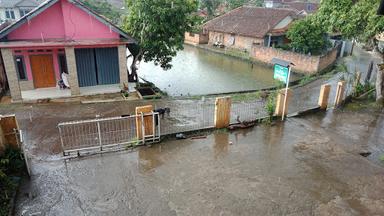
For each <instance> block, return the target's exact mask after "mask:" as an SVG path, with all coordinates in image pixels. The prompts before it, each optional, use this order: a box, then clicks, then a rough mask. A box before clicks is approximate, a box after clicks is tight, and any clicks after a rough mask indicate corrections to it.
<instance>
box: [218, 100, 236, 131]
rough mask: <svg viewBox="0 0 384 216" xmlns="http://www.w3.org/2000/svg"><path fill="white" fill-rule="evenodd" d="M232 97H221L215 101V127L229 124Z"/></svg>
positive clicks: (223, 126)
mask: <svg viewBox="0 0 384 216" xmlns="http://www.w3.org/2000/svg"><path fill="white" fill-rule="evenodd" d="M231 104H232V99H231V97H219V98H216V101H215V118H214V119H215V128H225V127H228V126H229V122H230V119H231Z"/></svg>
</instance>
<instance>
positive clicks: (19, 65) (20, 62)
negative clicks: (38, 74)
mask: <svg viewBox="0 0 384 216" xmlns="http://www.w3.org/2000/svg"><path fill="white" fill-rule="evenodd" d="M15 64H16V71H17V75H18V76H19V80H27V73H26V70H25V63H24V57H23V56H15Z"/></svg>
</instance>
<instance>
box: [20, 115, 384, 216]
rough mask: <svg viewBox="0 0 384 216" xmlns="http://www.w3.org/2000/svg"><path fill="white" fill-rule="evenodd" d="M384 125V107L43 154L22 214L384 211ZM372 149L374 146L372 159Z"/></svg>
mask: <svg viewBox="0 0 384 216" xmlns="http://www.w3.org/2000/svg"><path fill="white" fill-rule="evenodd" d="M383 124H384V113H383V111H382V110H365V111H361V112H355V111H354V112H352V111H348V110H344V111H329V112H327V113H326V114H323V115H321V114H317V115H311V116H306V117H303V118H290V119H288V120H287V121H286V122H285V123H277V124H276V125H273V126H267V125H260V126H257V127H255V128H253V129H248V130H239V131H234V132H226V131H217V132H215V133H213V134H211V135H208V137H207V138H206V139H196V140H192V139H187V140H168V141H165V142H162V143H161V144H158V145H154V146H152V147H141V148H137V149H135V150H133V151H126V152H119V153H108V154H104V155H95V156H90V157H85V158H79V159H74V160H70V161H67V162H64V161H61V160H60V161H50V162H43V161H34V163H33V165H34V166H33V173H34V175H33V176H32V180H31V182H29V183H26V184H24V185H23V187H22V188H21V193H20V195H19V198H18V205H17V214H18V215H32V214H35V215H383V214H384V208H383V206H384V187H383V185H382V184H383V182H384V166H383V164H380V163H381V161H379V160H377V157H378V155H380V154H381V153H384V152H383V151H382V150H383V149H384V143H383V140H384V131H383V130H384V127H383ZM363 150H364V151H373V152H375V153H373V154H372V155H371V156H370V157H372V158H369V157H368V158H364V157H362V156H360V155H359V152H361V151H363ZM375 155H376V156H375Z"/></svg>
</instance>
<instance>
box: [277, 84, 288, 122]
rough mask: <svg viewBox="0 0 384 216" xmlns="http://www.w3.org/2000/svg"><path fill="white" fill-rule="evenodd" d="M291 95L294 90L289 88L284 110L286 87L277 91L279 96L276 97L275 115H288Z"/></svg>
mask: <svg viewBox="0 0 384 216" xmlns="http://www.w3.org/2000/svg"><path fill="white" fill-rule="evenodd" d="M291 96H292V90H291V89H289V88H288V95H287V104H286V105H285V110H284V112H283V109H284V98H285V89H281V90H279V92H278V93H277V98H276V109H275V115H276V116H282V115H287V113H288V107H289V101H290V98H291Z"/></svg>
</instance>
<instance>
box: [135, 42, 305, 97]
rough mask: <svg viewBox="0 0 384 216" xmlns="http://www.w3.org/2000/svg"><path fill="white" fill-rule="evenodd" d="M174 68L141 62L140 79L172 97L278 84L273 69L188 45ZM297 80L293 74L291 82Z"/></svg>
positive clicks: (174, 59) (250, 88) (174, 62)
mask: <svg viewBox="0 0 384 216" xmlns="http://www.w3.org/2000/svg"><path fill="white" fill-rule="evenodd" d="M172 65H173V67H172V68H171V69H170V70H167V71H164V70H163V69H162V68H161V67H160V66H156V65H154V64H153V63H152V62H148V63H145V62H142V63H141V65H140V70H139V76H140V77H143V78H144V79H145V80H148V81H150V82H153V83H154V84H155V85H156V86H157V87H159V88H160V89H161V90H163V91H165V92H167V93H168V94H169V95H171V96H180V95H205V94H216V93H227V92H239V91H248V90H258V89H262V88H269V87H273V86H274V85H275V84H276V81H275V80H274V79H273V69H272V67H269V66H266V65H262V64H255V63H253V64H252V63H250V62H247V61H244V60H241V59H237V58H234V57H230V56H225V55H223V54H218V53H214V52H211V51H207V50H203V49H199V48H196V47H192V46H189V45H185V46H184V50H182V51H179V52H178V53H177V56H175V57H174V58H173V60H172ZM297 78H298V76H297V75H296V74H293V75H292V77H291V80H295V79H297Z"/></svg>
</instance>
